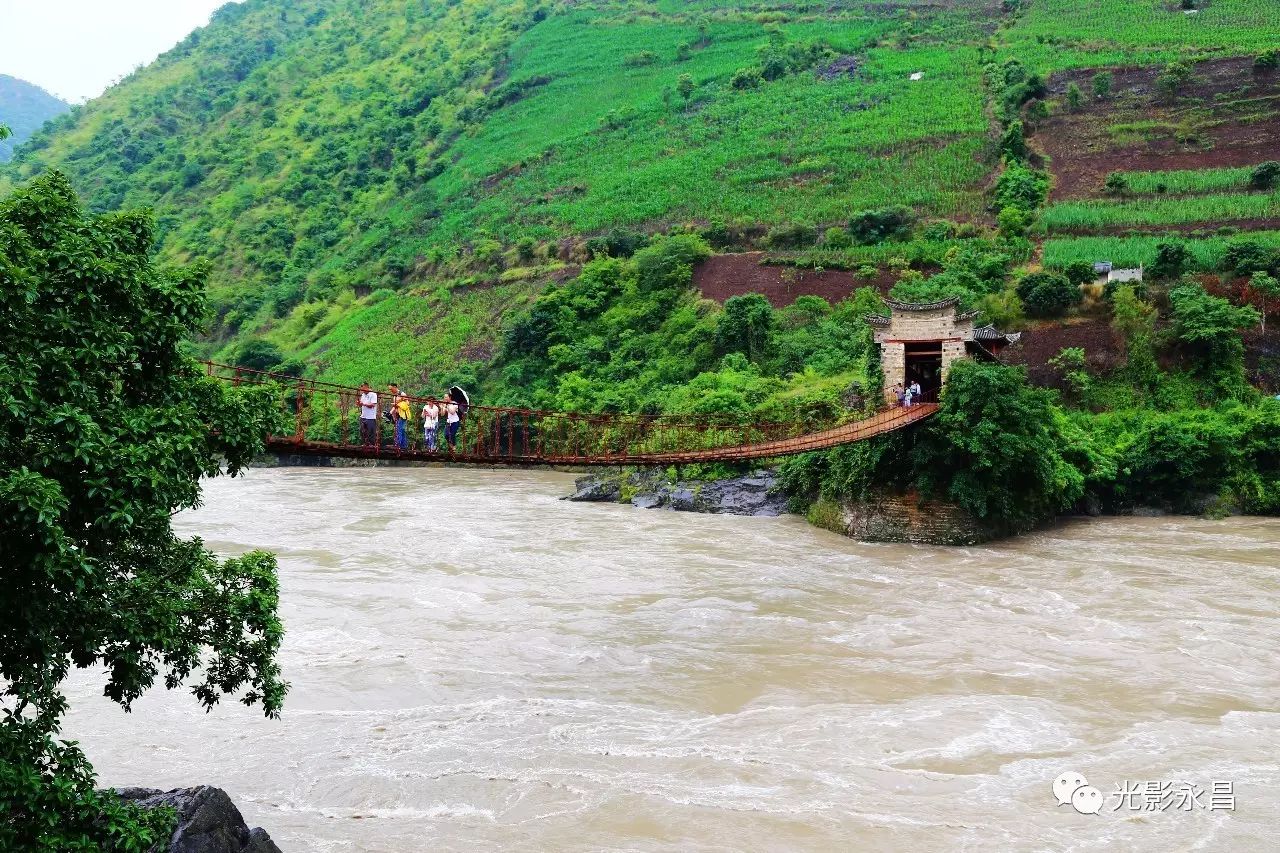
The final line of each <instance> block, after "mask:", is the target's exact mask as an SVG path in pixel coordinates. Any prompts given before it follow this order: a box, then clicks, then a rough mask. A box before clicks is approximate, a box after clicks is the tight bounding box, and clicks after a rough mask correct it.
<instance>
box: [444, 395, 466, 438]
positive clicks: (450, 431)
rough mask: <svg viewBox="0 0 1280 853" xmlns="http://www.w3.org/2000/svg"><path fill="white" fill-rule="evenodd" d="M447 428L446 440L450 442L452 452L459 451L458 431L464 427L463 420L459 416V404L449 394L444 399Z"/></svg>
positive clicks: (445, 431)
mask: <svg viewBox="0 0 1280 853" xmlns="http://www.w3.org/2000/svg"><path fill="white" fill-rule="evenodd" d="M444 411H445V418H444V419H445V426H444V438H445V441H447V442H449V449H450V450H457V449H458V429H459V428H460V427H461V426H462V418H461V416H459V415H458V404H457V403H455V402H453V397H451V396H449V395H448V394H446V395H445V397H444Z"/></svg>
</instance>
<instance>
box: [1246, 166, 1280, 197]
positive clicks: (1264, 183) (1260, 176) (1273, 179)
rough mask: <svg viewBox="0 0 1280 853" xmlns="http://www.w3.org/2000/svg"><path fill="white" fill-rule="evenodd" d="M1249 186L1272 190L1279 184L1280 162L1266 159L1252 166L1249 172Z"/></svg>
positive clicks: (1256, 188)
mask: <svg viewBox="0 0 1280 853" xmlns="http://www.w3.org/2000/svg"><path fill="white" fill-rule="evenodd" d="M1249 186H1250V187H1252V188H1253V189H1255V190H1273V189H1275V188H1276V187H1277V186H1280V162H1276V161H1275V160H1268V161H1267V162H1265V163H1259V164H1258V165H1257V166H1254V167H1253V171H1252V172H1250V173H1249Z"/></svg>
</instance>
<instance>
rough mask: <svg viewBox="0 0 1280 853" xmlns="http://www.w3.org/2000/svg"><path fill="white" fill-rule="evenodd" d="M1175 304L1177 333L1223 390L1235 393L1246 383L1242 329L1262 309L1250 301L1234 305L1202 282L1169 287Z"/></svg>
mask: <svg viewBox="0 0 1280 853" xmlns="http://www.w3.org/2000/svg"><path fill="white" fill-rule="evenodd" d="M1169 304H1170V305H1171V306H1172V308H1173V311H1172V313H1173V333H1174V336H1175V337H1176V338H1177V339H1178V340H1179V341H1181V342H1182V343H1183V344H1184V345H1186V346H1187V348H1188V349H1189V350H1190V351H1191V352H1192V354H1193V355H1195V356H1196V358H1197V360H1198V361H1199V362H1200V366H1201V368H1202V370H1203V371H1204V372H1205V373H1206V374H1208V375H1209V376H1211V377H1212V378H1213V379H1214V380H1215V383H1216V384H1217V386H1218V388H1219V390H1220V391H1221V392H1223V393H1225V394H1229V395H1230V394H1234V392H1235V391H1237V390H1238V389H1239V388H1241V387H1242V386H1243V384H1244V361H1243V359H1244V342H1243V341H1242V340H1241V339H1240V330H1241V329H1245V328H1248V327H1249V326H1252V325H1254V324H1256V323H1257V322H1258V319H1259V317H1258V312H1257V311H1256V310H1254V309H1253V308H1252V307H1250V306H1248V305H1232V304H1231V303H1230V302H1228V301H1227V300H1225V299H1223V298H1221V297H1218V296H1211V295H1209V294H1208V293H1206V292H1205V289H1204V288H1203V287H1202V286H1201V285H1200V284H1198V283H1188V284H1183V285H1181V286H1179V287H1175V288H1174V289H1173V290H1171V291H1169Z"/></svg>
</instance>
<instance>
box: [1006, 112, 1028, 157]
mask: <svg viewBox="0 0 1280 853" xmlns="http://www.w3.org/2000/svg"><path fill="white" fill-rule="evenodd" d="M1000 151H1001V153H1003V154H1004V155H1005V156H1007V157H1011V158H1013V159H1014V160H1025V159H1026V158H1027V138H1026V135H1025V133H1024V131H1023V128H1022V122H1021V121H1011V122H1009V126H1008V127H1007V128H1005V131H1004V135H1003V136H1001V137H1000Z"/></svg>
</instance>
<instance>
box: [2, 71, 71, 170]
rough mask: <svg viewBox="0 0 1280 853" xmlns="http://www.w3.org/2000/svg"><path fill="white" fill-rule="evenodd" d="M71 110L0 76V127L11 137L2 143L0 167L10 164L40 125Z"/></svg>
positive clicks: (24, 83) (28, 85)
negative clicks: (18, 147)
mask: <svg viewBox="0 0 1280 853" xmlns="http://www.w3.org/2000/svg"><path fill="white" fill-rule="evenodd" d="M69 109H71V106H70V105H69V104H67V103H66V102H64V101H63V100H61V99H60V98H55V97H54V96H53V95H50V94H49V93H48V92H46V91H45V90H44V89H41V88H40V87H39V86H34V85H32V84H31V83H28V82H27V81H26V80H19V79H18V78H17V77H10V76H9V75H8V74H0V124H3V125H4V126H5V127H7V128H9V131H10V132H11V133H12V136H10V137H9V138H8V139H3V140H0V163H5V162H7V161H8V160H9V159H10V158H11V157H12V156H13V149H14V147H15V146H18V145H21V144H22V143H23V142H25V141H26V140H27V138H28V137H29V136H31V134H33V133H35V132H36V131H37V130H39V129H40V125H42V124H44V123H45V122H46V121H48V120H49V119H51V118H53V117H54V116H56V115H59V114H61V113H64V112H66V111H67V110H69Z"/></svg>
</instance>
